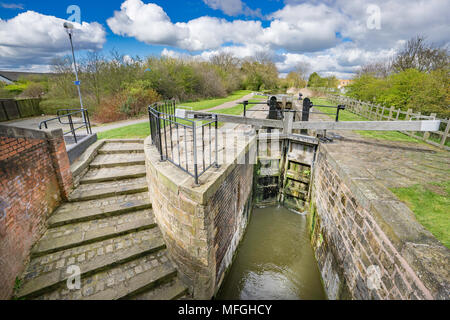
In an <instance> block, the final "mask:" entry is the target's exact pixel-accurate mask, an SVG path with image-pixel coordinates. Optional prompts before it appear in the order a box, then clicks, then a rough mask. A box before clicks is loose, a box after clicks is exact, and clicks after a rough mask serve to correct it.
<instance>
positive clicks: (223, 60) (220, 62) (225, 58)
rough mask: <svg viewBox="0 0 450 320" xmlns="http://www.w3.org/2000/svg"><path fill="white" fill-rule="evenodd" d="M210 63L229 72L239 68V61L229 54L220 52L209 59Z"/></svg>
mask: <svg viewBox="0 0 450 320" xmlns="http://www.w3.org/2000/svg"><path fill="white" fill-rule="evenodd" d="M210 61H211V63H212V64H214V65H216V66H219V67H220V68H222V69H223V70H225V71H229V70H231V69H233V68H236V67H238V66H239V63H240V61H239V59H238V58H236V57H235V56H233V55H232V54H231V53H227V52H221V53H219V54H216V55H214V56H212V57H211V59H210Z"/></svg>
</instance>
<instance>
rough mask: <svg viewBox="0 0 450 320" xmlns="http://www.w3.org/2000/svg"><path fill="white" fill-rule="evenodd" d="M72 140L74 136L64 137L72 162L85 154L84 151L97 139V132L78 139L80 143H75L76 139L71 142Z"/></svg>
mask: <svg viewBox="0 0 450 320" xmlns="http://www.w3.org/2000/svg"><path fill="white" fill-rule="evenodd" d="M71 140H73V137H72V136H65V137H64V141H65V142H66V150H67V155H68V156H69V161H70V163H71V164H72V163H74V162H75V161H77V159H78V158H80V157H81V156H82V155H83V153H84V152H85V151H86V150H87V149H88V148H89V146H91V145H92V144H94V143H95V142H96V141H97V134H96V133H94V134H90V135H86V136H83V137H81V139H78V143H75V141H73V142H72V143H71V142H70V141H71Z"/></svg>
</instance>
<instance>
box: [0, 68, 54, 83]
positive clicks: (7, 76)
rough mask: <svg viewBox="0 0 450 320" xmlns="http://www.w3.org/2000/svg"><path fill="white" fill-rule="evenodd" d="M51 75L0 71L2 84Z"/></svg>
mask: <svg viewBox="0 0 450 320" xmlns="http://www.w3.org/2000/svg"><path fill="white" fill-rule="evenodd" d="M42 75H51V73H38V72H16V71H0V82H4V83H7V84H12V83H13V82H16V81H18V80H19V79H20V78H22V77H24V78H26V77H27V76H42Z"/></svg>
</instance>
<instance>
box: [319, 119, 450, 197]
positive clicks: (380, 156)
mask: <svg viewBox="0 0 450 320" xmlns="http://www.w3.org/2000/svg"><path fill="white" fill-rule="evenodd" d="M311 120H315V121H332V120H331V118H329V117H327V116H325V115H317V114H313V115H311ZM334 133H335V134H337V135H340V136H342V137H343V139H339V140H335V141H334V142H333V143H331V144H328V145H327V146H328V150H330V151H331V152H332V153H333V155H334V156H335V157H336V158H337V159H339V161H340V163H342V165H343V166H345V167H346V168H348V169H349V170H351V171H352V172H354V173H355V174H357V175H359V176H361V177H366V178H370V179H376V180H377V182H379V183H381V184H382V185H384V186H385V187H387V188H396V187H409V186H412V185H415V184H423V185H428V186H430V185H429V184H430V183H432V182H444V181H448V180H449V179H450V175H449V173H450V152H448V151H445V150H442V149H439V148H436V147H433V146H430V145H427V144H424V143H420V142H417V143H416V142H399V141H389V140H381V139H375V138H369V137H363V136H361V135H359V134H357V133H356V132H353V131H336V132H334ZM327 134H331V132H328V133H327ZM430 188H432V186H430Z"/></svg>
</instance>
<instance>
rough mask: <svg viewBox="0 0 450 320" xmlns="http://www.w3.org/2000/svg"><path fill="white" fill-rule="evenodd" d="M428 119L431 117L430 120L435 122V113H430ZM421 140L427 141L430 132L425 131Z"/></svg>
mask: <svg viewBox="0 0 450 320" xmlns="http://www.w3.org/2000/svg"><path fill="white" fill-rule="evenodd" d="M430 117H431V119H433V120H436V113H431V114H430ZM423 138H424V139H425V140H428V139H429V138H430V131H426V132H425V133H424V134H423Z"/></svg>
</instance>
